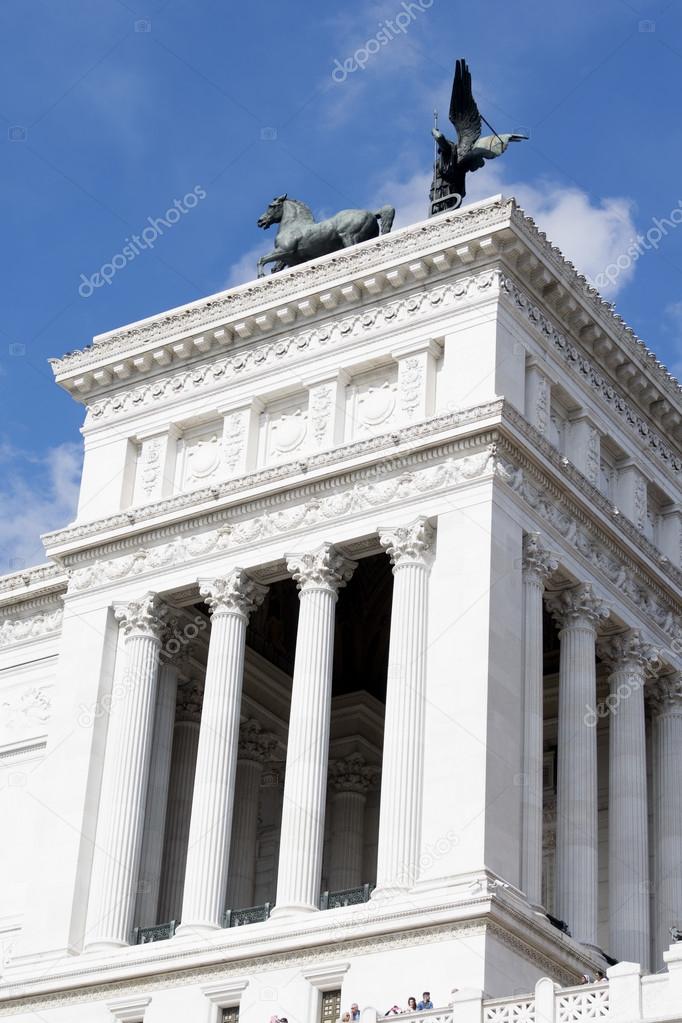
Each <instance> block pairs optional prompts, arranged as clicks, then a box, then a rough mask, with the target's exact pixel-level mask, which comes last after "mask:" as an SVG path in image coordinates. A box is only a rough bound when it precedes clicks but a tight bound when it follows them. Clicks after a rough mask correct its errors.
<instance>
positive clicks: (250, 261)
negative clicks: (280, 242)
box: [223, 241, 273, 290]
mask: <svg viewBox="0 0 682 1023" xmlns="http://www.w3.org/2000/svg"><path fill="white" fill-rule="evenodd" d="M272 247H273V242H272V241H271V242H270V244H268V243H267V242H266V243H265V244H260V245H254V247H253V248H252V249H249V250H248V252H245V253H244V254H243V255H241V256H240V257H239V259H237V260H235V262H234V263H232V265H231V266H230V267H229V269H228V271H227V277H226V278H225V283H224V284H223V289H224V290H227V289H228V288H236V287H237V285H238V284H246V283H247V282H248V281H254V280H255V279H256V277H257V275H258V268H257V263H258V260H259V258H260V257H261V256H264V255H265V254H266V252H270V250H271V249H272ZM269 270H270V268H269V266H268V267H266V272H268V273H269Z"/></svg>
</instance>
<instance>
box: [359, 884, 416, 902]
mask: <svg viewBox="0 0 682 1023" xmlns="http://www.w3.org/2000/svg"><path fill="white" fill-rule="evenodd" d="M411 891H412V888H410V887H409V886H408V885H400V884H386V885H377V887H376V888H375V889H374V891H373V892H372V894H371V895H370V897H369V901H370V902H390V900H391V899H400V898H402V897H403V896H405V895H407V894H408V893H409V892H411Z"/></svg>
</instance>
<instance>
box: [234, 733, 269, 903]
mask: <svg viewBox="0 0 682 1023" xmlns="http://www.w3.org/2000/svg"><path fill="white" fill-rule="evenodd" d="M276 748H277V738H276V736H274V735H272V733H271V732H264V731H263V730H262V729H261V726H260V725H259V723H258V722H257V721H254V720H249V721H245V722H244V724H243V725H242V727H241V729H240V732H239V756H238V759H237V781H236V785H235V793H234V817H233V820H232V842H231V847H230V848H231V850H232V852H231V854H230V872H229V876H228V881H227V906H228V908H230V909H246V908H247V907H249V906H253V900H254V890H255V884H256V846H257V837H258V803H259V797H260V783H261V776H262V774H263V764H264V763H265V762H266V761H267V760H271V759H272V756H273V754H274V752H275V750H276Z"/></svg>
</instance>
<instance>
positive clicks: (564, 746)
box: [552, 586, 608, 945]
mask: <svg viewBox="0 0 682 1023" xmlns="http://www.w3.org/2000/svg"><path fill="white" fill-rule="evenodd" d="M552 606H553V610H554V613H555V616H556V617H557V620H558V623H559V626H560V632H559V639H560V642H561V651H560V660H559V736H558V769H557V853H556V889H557V891H556V903H557V915H558V916H559V917H560V918H561V919H562V920H565V921H566V923H567V924H568V926H569V929H570V931H571V934H572V935H573V937H574V938H575V939H576V940H577V941H581V942H584V943H585V944H589V945H596V944H597V882H598V871H597V823H598V821H597V729H596V727H595V725H594V722H593V721H592V719H591V717H590V716H589V711H590V710H591V709H594V708H595V706H596V700H597V679H596V651H595V644H596V634H597V633H596V630H597V623H598V622H599V620H600V619H602V618H606V617H607V616H608V611H607V609H606V608H605V607H604V605H603V604H602V603H601V602H600V601H599V600H598V599H597V598H596V597H595V596H594V594H593V592H592V589H591V587H590V586H578V587H576V588H575V589H571V590H563V591H562V592H561V593H560V594H559V595H558V597H557V598H556V600H555V601H554V602H553V605H552Z"/></svg>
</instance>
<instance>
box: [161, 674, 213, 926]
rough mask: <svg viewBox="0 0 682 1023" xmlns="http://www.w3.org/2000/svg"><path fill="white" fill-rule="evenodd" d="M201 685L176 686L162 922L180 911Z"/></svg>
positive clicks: (187, 683)
mask: <svg viewBox="0 0 682 1023" xmlns="http://www.w3.org/2000/svg"><path fill="white" fill-rule="evenodd" d="M203 688H204V687H203V683H201V682H198V681H196V680H194V679H190V680H189V681H188V682H186V683H185V684H183V685H181V686H180V687H179V688H178V696H177V700H176V705H175V728H174V730H173V752H172V755H171V773H170V782H169V784H168V812H167V814H166V834H165V836H164V847H163V866H162V868H161V890H160V892H159V913H158V917H159V922H161V923H168V922H169V921H171V920H179V919H180V913H181V910H182V893H183V890H184V887H185V867H186V865H187V843H188V841H189V822H190V816H191V813H192V792H193V791H194V775H195V772H196V767H197V750H198V748H199V721H200V719H201V701H202V696H203Z"/></svg>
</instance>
